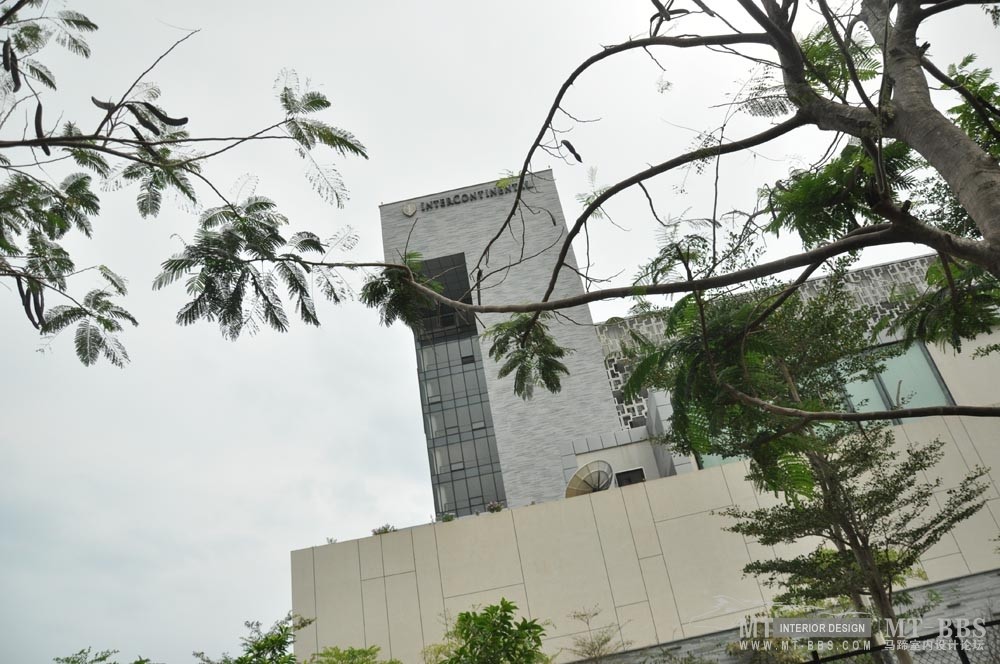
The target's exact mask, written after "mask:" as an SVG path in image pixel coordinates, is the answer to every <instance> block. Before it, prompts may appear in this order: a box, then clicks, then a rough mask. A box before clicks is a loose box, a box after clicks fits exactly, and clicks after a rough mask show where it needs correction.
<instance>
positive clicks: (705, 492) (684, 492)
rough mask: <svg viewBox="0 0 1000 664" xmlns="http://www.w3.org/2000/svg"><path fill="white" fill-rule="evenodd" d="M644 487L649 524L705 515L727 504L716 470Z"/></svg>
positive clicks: (675, 477)
mask: <svg viewBox="0 0 1000 664" xmlns="http://www.w3.org/2000/svg"><path fill="white" fill-rule="evenodd" d="M645 484H646V493H647V494H648V495H649V506H650V508H651V509H652V511H653V521H663V520H665V519H675V518H677V517H680V516H685V515H688V514H696V513H698V512H706V511H708V510H711V509H715V508H717V507H725V506H726V505H729V504H730V503H731V501H730V499H729V490H728V488H727V487H726V481H725V479H724V477H723V475H722V468H721V467H720V466H716V467H715V468H708V469H706V470H701V471H698V472H695V473H688V474H686V475H674V476H673V477H667V478H664V481H660V482H646V483H645ZM660 546H663V542H662V538H661V542H660Z"/></svg>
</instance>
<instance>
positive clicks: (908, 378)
mask: <svg viewBox="0 0 1000 664" xmlns="http://www.w3.org/2000/svg"><path fill="white" fill-rule="evenodd" d="M879 377H880V378H881V379H882V382H883V383H884V385H885V391H886V394H887V395H888V397H889V400H890V401H891V402H892V403H893V404H894V405H896V406H903V407H907V408H921V407H924V406H947V405H949V404H950V403H951V400H950V399H949V398H948V395H947V393H946V392H945V391H944V390H943V389H942V387H941V383H940V382H939V380H938V377H937V375H936V374H935V371H934V368H933V367H932V366H931V360H930V357H928V356H927V351H926V350H925V349H924V348H923V346H921V345H919V344H914V345H912V346H910V347H909V348H908V349H907V350H906V352H905V353H903V354H902V355H899V356H897V357H892V358H889V359H888V360H886V361H885V371H883V372H882V374H881V375H880V376H879ZM900 402H901V403H900Z"/></svg>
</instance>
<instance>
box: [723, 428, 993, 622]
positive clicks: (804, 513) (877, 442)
mask: <svg viewBox="0 0 1000 664" xmlns="http://www.w3.org/2000/svg"><path fill="white" fill-rule="evenodd" d="M943 447H944V443H942V442H940V441H936V440H935V441H932V442H930V443H925V444H915V443H911V444H909V445H908V446H907V447H906V448H905V450H901V449H899V447H897V446H896V445H895V440H894V437H893V435H892V433H891V431H889V430H888V429H886V428H884V427H872V426H869V427H866V428H860V429H859V428H858V427H856V426H854V425H849V424H846V423H842V424H836V425H826V426H825V427H824V431H823V436H822V438H819V437H817V440H816V441H815V443H814V445H813V448H812V450H810V452H809V453H808V455H807V458H808V460H809V463H810V465H811V467H812V472H813V473H814V474H815V475H816V477H817V482H816V485H815V487H816V488H815V491H814V493H813V494H812V495H809V496H799V498H798V499H797V500H795V501H792V502H786V503H782V504H778V505H775V506H773V507H768V508H760V509H754V510H746V509H742V508H739V507H730V508H727V509H726V510H723V511H722V513H723V514H725V515H727V516H729V517H731V518H733V519H735V520H736V523H735V524H734V525H733V526H732V527H731V528H730V530H732V531H734V532H737V533H740V534H742V535H745V536H747V537H751V538H753V539H754V540H755V541H758V542H759V543H760V544H762V545H764V546H774V545H777V544H791V543H794V542H797V541H800V540H802V539H803V538H806V537H819V538H822V540H823V543H822V544H820V545H819V546H818V547H817V548H816V549H815V550H813V551H811V552H809V553H806V554H802V555H799V556H796V557H794V558H776V559H771V560H757V561H754V562H752V563H750V564H748V565H747V566H746V567H745V568H744V571H745V572H746V573H748V574H754V575H756V576H759V577H762V578H763V580H764V582H765V583H766V584H768V585H771V586H777V587H781V588H783V591H782V592H781V593H780V594H778V595H777V596H776V597H775V601H778V602H783V603H791V604H815V603H817V602H820V601H823V600H827V599H831V598H840V597H850V596H851V595H858V594H860V595H870V596H871V597H872V598H873V599H875V600H876V607H877V608H878V609H879V610H880V612H883V617H892V616H891V615H890V616H887V615H885V613H884V612H885V611H886V610H888V609H887V607H886V606H880V605H879V603H878V598H879V597H880V596H882V597H888V598H891V597H892V593H893V589H894V588H898V587H900V586H902V585H904V584H905V581H906V579H908V578H914V577H918V578H922V571H921V570H920V568H919V562H920V557H921V556H922V555H923V554H924V553H926V552H927V551H928V550H929V549H930V548H931V547H932V546H934V545H935V544H936V543H937V542H938V541H940V539H941V538H942V537H943V536H944V535H945V534H946V533H948V532H949V531H950V530H951V529H952V528H954V527H955V525H956V524H958V523H960V522H961V521H964V520H965V519H967V518H969V517H970V516H972V515H973V514H975V513H976V512H977V511H978V510H980V509H981V508H982V507H983V505H984V504H985V501H984V499H983V493H984V492H985V491H986V489H987V488H988V485H987V484H986V482H984V481H983V480H982V478H983V476H984V475H985V474H986V472H987V471H986V469H984V468H976V469H974V470H973V471H972V472H970V473H969V474H968V475H967V476H966V477H965V478H964V479H963V480H962V481H961V482H960V483H959V484H958V486H956V487H954V488H952V489H949V490H948V491H947V492H946V493H945V494H944V498H943V500H941V501H940V503H941V506H940V508H938V509H934V507H936V506H937V505H938V501H936V500H935V492H937V491H939V490H940V488H941V480H940V478H937V479H933V480H930V481H925V480H924V479H923V477H924V476H925V473H932V472H933V470H934V467H935V465H936V464H937V463H938V462H939V461H940V460H941V458H942V457H943V455H944V453H943ZM760 472H761V470H760V469H758V468H756V467H754V468H752V469H751V478H752V479H757V478H754V475H759V474H760ZM834 544H839V546H836V547H834V546H832V545H834Z"/></svg>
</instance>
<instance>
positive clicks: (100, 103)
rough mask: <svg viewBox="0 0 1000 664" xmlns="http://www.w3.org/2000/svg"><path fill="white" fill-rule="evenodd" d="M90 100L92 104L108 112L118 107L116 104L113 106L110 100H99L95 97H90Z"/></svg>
mask: <svg viewBox="0 0 1000 664" xmlns="http://www.w3.org/2000/svg"><path fill="white" fill-rule="evenodd" d="M90 101H92V102H94V106H96V107H97V108H99V109H101V110H104V111H107V112H108V113H110V112H111V111H113V110H115V109H116V108H118V107H117V106H115V105H114V104H112V103H111V102H110V101H101V100H100V99H98V98H97V97H91V98H90Z"/></svg>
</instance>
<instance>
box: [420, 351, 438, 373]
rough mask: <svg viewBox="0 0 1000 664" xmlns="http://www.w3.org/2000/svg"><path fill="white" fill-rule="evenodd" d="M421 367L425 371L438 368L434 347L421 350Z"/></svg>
mask: <svg viewBox="0 0 1000 664" xmlns="http://www.w3.org/2000/svg"><path fill="white" fill-rule="evenodd" d="M420 366H421V367H422V368H424V369H433V368H434V367H435V366H436V363H435V359H434V347H433V346H426V347H424V348H421V349H420Z"/></svg>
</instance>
